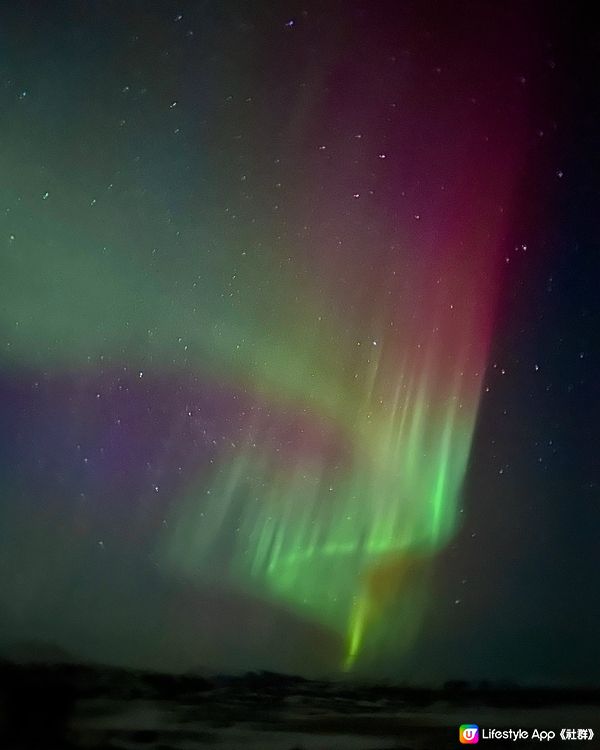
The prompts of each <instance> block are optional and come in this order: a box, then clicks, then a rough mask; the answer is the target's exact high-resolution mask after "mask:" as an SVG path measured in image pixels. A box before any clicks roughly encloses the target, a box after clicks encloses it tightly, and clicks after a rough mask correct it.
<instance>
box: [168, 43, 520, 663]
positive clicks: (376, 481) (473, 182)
mask: <svg viewBox="0 0 600 750" xmlns="http://www.w3.org/2000/svg"><path fill="white" fill-rule="evenodd" d="M480 54H481V53H480ZM417 78H418V76H417ZM344 80H346V81H348V80H351V77H350V76H348V77H347V78H345V79H344ZM461 85H462V84H460V83H455V87H456V88H457V90H456V91H454V92H453V94H454V95H455V96H456V97H457V99H456V101H459V100H460V97H459V96H458V93H457V92H458V91H459V90H460V89H461ZM359 88H360V87H356V86H354V83H351V84H349V85H348V90H347V91H346V93H345V94H343V93H339V92H337V91H333V92H332V93H330V94H329V95H328V97H327V96H325V97H324V101H320V102H319V103H318V105H317V103H313V104H312V105H311V107H307V110H310V112H311V115H312V116H313V117H314V118H315V122H314V123H313V125H312V126H311V127H312V128H314V130H320V132H321V133H324V132H325V130H324V129H323V128H321V129H319V126H318V124H317V121H318V120H319V116H318V115H317V111H318V108H319V106H320V107H321V118H322V120H323V122H324V121H326V119H327V118H328V119H329V122H328V126H329V130H330V132H331V133H333V134H334V135H332V136H330V137H329V139H328V140H327V142H326V143H325V145H322V146H321V147H319V148H317V147H316V145H313V152H312V155H311V156H310V157H309V158H308V159H307V163H306V164H305V165H304V172H303V174H306V175H309V176H308V177H307V178H305V180H304V181H303V182H302V184H301V185H299V186H298V190H297V193H296V197H297V201H296V209H295V210H296V212H297V214H298V219H297V224H298V226H300V227H303V229H304V230H306V231H308V230H309V229H310V234H309V236H306V231H304V232H303V231H299V232H298V233H296V235H295V237H294V239H291V240H290V244H289V247H288V248H286V252H289V257H288V261H290V260H294V262H295V263H296V267H297V272H296V275H295V277H293V278H292V279H290V283H291V286H290V293H289V302H290V304H292V301H293V313H292V314H291V315H290V314H288V312H289V311H288V310H287V309H286V308H287V305H286V304H285V303H284V305H283V307H281V308H278V309H275V307H273V309H272V317H271V318H270V320H269V325H268V332H267V334H266V336H265V339H264V341H265V342H267V343H268V347H269V351H270V352H271V354H272V355H273V356H272V359H270V358H267V359H263V360H262V361H261V362H260V363H258V362H257V360H256V359H252V358H251V359H250V361H248V369H247V372H246V376H245V377H243V378H242V382H243V383H244V389H245V390H246V391H248V392H254V393H257V394H258V393H260V394H261V396H260V397H261V398H265V399H266V400H267V401H269V402H272V403H274V404H275V403H278V404H280V405H283V408H284V411H286V414H287V416H286V417H285V420H287V422H288V423H289V424H290V425H292V426H293V425H295V426H296V428H297V429H298V434H299V436H300V437H299V440H298V442H297V444H296V446H295V449H293V450H291V451H288V452H287V453H286V455H280V453H279V450H280V449H279V447H274V444H273V443H272V441H270V440H269V438H268V432H269V427H268V424H269V419H268V417H266V416H265V415H264V413H263V414H262V416H258V417H257V418H250V417H249V419H248V424H247V426H246V428H245V429H244V430H242V434H241V435H240V440H239V441H237V442H236V444H235V445H232V447H231V450H228V451H226V452H224V454H223V456H222V460H221V462H220V464H219V465H218V466H216V467H215V470H214V474H213V476H212V478H211V479H210V480H209V482H208V485H207V484H206V482H200V483H198V485H196V486H194V487H191V488H190V490H189V492H188V494H187V497H186V498H185V499H184V500H182V502H181V503H180V504H179V505H178V507H177V509H176V512H175V514H174V518H173V519H172V523H171V528H172V533H171V536H170V538H169V540H168V543H167V544H166V545H165V551H164V554H165V556H166V558H167V559H168V561H169V563H170V564H171V565H172V566H173V567H174V568H175V569H177V570H179V571H186V572H187V573H188V574H189V575H191V576H192V577H200V578H202V577H203V576H206V577H207V579H208V578H210V577H211V576H214V575H215V571H218V573H217V575H219V576H222V578H223V579H224V580H225V581H228V582H229V583H230V584H231V585H233V586H234V587H239V588H241V589H242V590H243V591H248V592H252V593H253V594H254V595H256V596H259V597H265V598H267V599H272V600H274V601H277V602H280V603H282V604H284V605H285V606H288V607H290V608H292V609H293V610H294V611H296V612H298V613H300V614H302V615H303V616H305V617H307V618H309V619H312V620H314V621H316V622H318V623H321V624H323V625H325V626H327V627H329V628H331V629H333V630H334V631H336V632H337V633H339V635H340V638H341V639H343V640H344V641H345V644H346V645H345V649H344V650H345V653H344V655H343V657H342V660H341V661H342V663H341V665H340V666H342V667H344V668H346V669H348V668H353V667H355V666H356V667H357V668H358V667H359V666H360V664H362V663H364V664H365V665H368V663H369V662H370V661H371V662H372V661H373V660H376V659H377V658H378V657H379V656H381V654H385V653H388V652H390V651H393V652H394V653H395V654H396V655H401V654H402V653H403V652H404V651H406V650H408V649H409V647H410V645H411V643H412V642H413V641H414V638H415V636H416V634H417V632H418V628H419V624H420V622H421V620H422V617H423V614H424V612H425V611H426V608H427V600H428V569H429V568H430V567H431V566H430V562H431V561H432V559H433V558H434V557H435V555H436V553H438V552H439V551H440V550H442V549H443V548H444V547H445V545H446V544H447V543H448V542H449V540H451V539H452V537H453V535H454V533H455V531H456V529H457V524H458V504H459V500H460V492H461V486H462V483H463V480H464V477H465V472H466V469H467V464H468V460H469V454H470V449H471V443H472V438H473V433H474V428H475V422H476V418H477V410H478V405H479V398H480V390H481V383H482V379H483V374H484V372H485V369H486V364H487V362H486V360H487V352H488V348H489V344H490V340H491V335H492V329H493V319H494V309H495V305H496V298H497V296H498V285H499V278H500V274H499V269H500V267H501V261H502V257H501V252H502V250H501V248H502V243H503V241H504V236H505V231H506V227H505V225H506V209H505V207H506V206H507V204H508V203H509V202H510V197H511V191H512V186H513V184H514V178H515V172H514V164H515V157H516V153H517V152H518V148H517V146H518V141H519V128H518V125H517V124H516V123H515V122H511V123H510V124H507V123H504V124H503V125H502V126H501V124H499V123H498V122H494V121H493V119H488V118H489V117H491V115H489V114H486V115H481V114H479V113H477V114H474V115H471V119H470V120H467V122H468V126H467V127H463V125H462V119H463V118H464V115H463V113H462V111H461V110H460V109H459V107H458V105H457V103H456V101H455V100H454V99H453V98H452V96H449V95H448V94H443V95H442V94H439V100H438V99H437V98H436V96H438V95H437V94H436V93H435V92H434V94H431V95H430V96H433V100H431V99H429V98H428V97H427V96H426V95H423V94H422V92H421V91H419V92H418V94H417V93H416V92H417V90H418V81H417V83H415V85H414V91H415V95H414V99H413V100H411V99H410V98H409V99H408V100H403V102H402V104H403V107H404V110H403V113H402V114H403V117H404V118H405V121H404V124H403V125H402V127H400V126H399V127H398V131H397V132H396V131H395V130H394V129H393V128H391V129H390V130H389V131H387V132H385V133H383V134H382V133H381V132H378V137H379V138H380V140H381V141H384V142H387V144H388V145H389V147H390V151H391V153H389V154H388V153H387V150H384V149H382V148H379V150H375V149H374V147H372V146H371V147H369V146H365V145H364V144H365V143H369V142H370V141H372V140H373V138H372V136H369V133H367V134H366V135H364V136H363V133H362V131H358V127H362V126H360V125H355V129H354V130H352V125H349V124H348V123H353V122H354V123H360V122H361V121H362V122H363V123H365V122H369V121H372V120H373V119H374V118H375V117H376V116H378V115H379V116H380V117H382V118H383V117H384V116H383V114H381V113H383V112H388V111H389V100H388V97H389V92H387V89H386V87H385V86H383V89H385V90H384V91H383V92H379V94H377V93H375V94H374V93H373V92H372V91H371V90H369V93H368V95H365V98H366V101H365V102H360V98H359ZM378 96H380V97H381V101H380V100H379V99H378ZM432 101H433V102H434V103H435V104H436V105H438V110H437V111H436V115H435V117H433V118H432V116H431V112H432V111H434V110H433V109H432V107H433V105H432ZM440 101H441V102H442V104H441V105H440V104H439V103H440ZM491 111H492V110H490V112H491ZM386 117H387V119H386V120H385V121H388V120H390V118H389V117H388V116H387V115H386ZM406 122H408V123H409V124H410V126H411V127H410V128H407V127H406ZM311 127H307V129H308V130H310V129H311ZM372 127H373V129H374V130H377V128H376V127H375V126H372ZM367 130H368V128H367ZM357 131H358V132H357ZM423 133H426V135H423ZM490 133H491V134H492V136H490V135H489V134H490ZM320 137H323V139H324V140H325V137H324V135H321V136H320ZM317 143H318V142H317ZM330 152H333V153H334V154H335V158H332V159H330V157H328V156H323V154H325V155H327V154H328V153H330ZM394 157H395V159H396V166H394ZM377 161H379V164H380V165H381V164H382V163H384V162H385V164H386V168H387V167H388V165H389V171H388V172H387V173H386V175H385V177H382V178H380V181H379V182H378V181H377V180H376V179H375V178H374V174H375V172H374V169H375V167H374V166H373V165H374V163H375V162H377ZM406 174H409V175H416V177H413V178H412V179H411V178H407V177H406V176H405V175H406ZM340 185H341V186H343V188H344V189H340ZM345 186H352V187H347V188H345ZM344 190H345V191H346V192H344ZM381 196H383V197H381ZM374 227H376V229H374ZM285 296H286V295H282V296H281V297H280V298H281V299H285ZM286 326H287V327H286ZM286 363H287V366H286ZM300 363H301V368H300V369H298V365H299V364H300ZM271 364H272V365H273V366H272V367H271V366H270V365H271ZM257 365H258V367H257ZM290 386H292V387H290ZM315 415H319V417H320V418H322V419H323V421H324V424H327V425H330V427H331V429H330V432H329V434H328V438H326V439H325V440H324V442H323V440H321V441H316V442H315V440H314V436H312V437H305V438H303V435H304V427H303V426H302V420H305V419H308V421H309V422H310V421H311V420H312V419H313V418H314V417H315ZM300 417H302V419H300ZM261 420H263V422H264V423H263V422H261ZM328 442H329V443H332V444H334V445H335V444H337V445H338V447H339V446H343V447H342V448H341V449H339V450H337V451H336V450H331V449H330V450H324V443H325V444H327V443H328Z"/></svg>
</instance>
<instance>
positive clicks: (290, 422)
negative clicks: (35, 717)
mask: <svg viewBox="0 0 600 750" xmlns="http://www.w3.org/2000/svg"><path fill="white" fill-rule="evenodd" d="M46 5H47V7H45V8H44V7H43V6H42V4H41V3H37V2H15V3H5V4H3V6H2V8H1V10H0V252H1V254H0V425H1V429H0V652H1V650H2V649H6V650H9V651H10V649H11V648H14V647H15V645H16V644H30V647H31V648H33V645H32V644H49V645H50V644H51V645H52V647H57V648H60V649H64V650H65V651H66V652H68V653H69V654H71V655H72V656H73V658H76V659H86V660H88V659H89V660H94V661H97V662H104V663H110V664H125V665H129V666H135V667H149V668H160V669H166V670H182V669H184V670H187V669H209V670H220V671H228V670H240V669H261V668H268V669H277V670H282V671H293V672H300V673H303V674H306V675H323V674H327V675H346V676H348V675H349V676H354V675H358V676H362V675H366V676H369V677H375V678H382V677H385V678H391V679H395V680H398V681H416V682H422V681H439V680H446V679H450V678H468V679H489V680H510V681H518V682H528V683H531V682H535V683H542V684H555V683H571V684H575V683H577V684H580V683H586V684H587V683H598V681H599V680H600V645H599V643H600V641H599V639H598V634H599V632H600V587H599V586H598V574H599V571H600V545H599V544H598V533H599V530H600V488H599V477H598V466H599V461H598V455H599V451H600V441H599V439H598V437H599V434H598V423H599V418H600V409H599V408H598V404H599V397H598V386H597V372H598V371H599V366H600V362H599V361H598V351H597V346H596V345H597V341H598V330H599V329H600V319H599V315H598V312H599V304H598V300H599V296H600V295H599V292H598V279H599V278H600V264H599V262H598V258H599V251H600V234H599V232H598V228H599V221H598V215H599V214H600V212H599V208H598V198H599V197H600V149H599V148H598V144H599V142H600V141H599V134H598V118H599V117H600V105H599V96H598V83H597V73H598V60H597V49H599V48H600V39H599V34H598V32H597V30H595V27H594V25H593V23H592V20H591V18H589V17H586V14H585V11H584V8H583V4H577V3H575V4H571V3H567V2H564V3H558V4H553V8H552V11H551V12H550V11H549V9H548V7H547V5H548V4H546V3H536V2H529V3H522V2H519V3H517V2H514V3H513V2H506V3H494V2H476V1H475V0H473V1H472V2H457V3H454V2H452V3H450V2H448V3H445V2H436V3H433V2H431V3H429V2H402V3H400V2H372V3H371V2H366V1H363V2H357V1H356V0H348V2H329V0H324V1H323V2H316V1H315V2H313V1H312V0H309V1H308V2H304V3H296V2H290V3H285V2H278V3H275V2H272V3H267V2H259V1H258V0H257V1H256V2H253V1H251V2H228V1H227V0H225V1H224V2H208V1H207V2H167V1H166V0H164V1H163V2H133V1H132V2H116V1H115V2H113V1H108V0H107V1H105V2H84V1H83V0H81V1H80V2H52V3H47V4H46ZM573 6H575V7H573Z"/></svg>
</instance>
